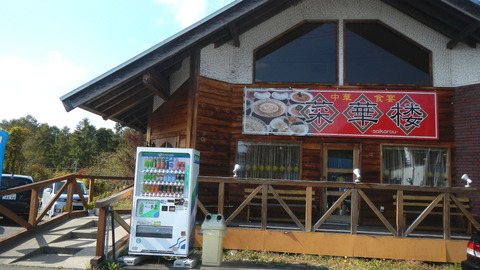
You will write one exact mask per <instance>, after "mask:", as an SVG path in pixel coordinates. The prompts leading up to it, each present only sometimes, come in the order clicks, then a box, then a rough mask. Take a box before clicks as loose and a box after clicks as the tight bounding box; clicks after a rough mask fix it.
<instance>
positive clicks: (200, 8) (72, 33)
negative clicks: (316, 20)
mask: <svg viewBox="0 0 480 270" xmlns="http://www.w3.org/2000/svg"><path fill="white" fill-rule="evenodd" d="M231 2H233V0H68V1H65V0H41V1H38V0H13V1H12V0H0V6H1V7H2V8H1V10H0V40H1V42H0V121H1V120H11V119H16V118H19V117H22V116H26V115H27V114H31V115H33V116H34V117H35V118H36V119H37V120H38V121H39V122H40V123H48V124H49V125H52V126H53V125H55V126H57V127H59V128H62V127H64V126H68V127H70V129H71V130H73V129H74V128H75V126H76V125H77V123H78V122H79V121H80V120H81V119H83V118H85V117H87V118H89V119H90V121H91V123H92V124H94V125H95V126H97V128H99V127H113V126H114V123H113V122H111V121H104V120H103V119H102V118H100V117H99V116H97V115H95V114H92V113H89V112H86V111H84V110H82V109H78V108H77V109H74V110H73V111H71V112H69V113H67V112H66V111H65V109H64V108H63V105H62V103H61V101H60V99H59V98H60V97H61V96H63V95H64V94H66V93H68V92H70V91H71V90H73V89H75V88H77V87H79V86H80V85H82V84H84V83H87V82H88V81H90V80H91V79H94V78H95V77H97V76H99V75H101V74H102V73H105V72H107V71H108V70H110V69H112V68H114V67H116V66H118V65H120V64H121V63H123V62H125V61H127V60H128V59H130V58H133V57H134V56H136V55H138V54H140V53H141V52H143V51H145V50H147V49H148V48H150V47H152V46H154V45H155V44H157V43H159V42H161V41H162V40H164V39H166V38H168V37H170V36H172V35H174V34H176V33H177V32H179V31H181V30H182V29H184V28H186V27H188V26H189V25H191V24H193V23H195V22H197V21H198V20H201V19H203V18H204V17H206V16H208V15H209V14H211V13H213V12H215V11H217V10H218V9H220V8H222V7H224V6H225V5H227V4H229V3H231Z"/></svg>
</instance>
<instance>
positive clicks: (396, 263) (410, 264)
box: [223, 250, 460, 270]
mask: <svg viewBox="0 0 480 270" xmlns="http://www.w3.org/2000/svg"><path fill="white" fill-rule="evenodd" d="M223 261H224V262H249V263H260V264H274V265H304V266H310V267H325V268H328V269H342V270H343V269H345V270H358V269H365V270H370V269H372V270H373V269H375V270H383V269H385V270H390V269H399V270H438V269H443V270H453V269H460V264H453V263H432V262H419V261H403V260H386V259H363V258H349V257H332V256H320V255H308V254H288V253H276V252H259V251H246V250H228V251H226V252H225V253H224V257H223Z"/></svg>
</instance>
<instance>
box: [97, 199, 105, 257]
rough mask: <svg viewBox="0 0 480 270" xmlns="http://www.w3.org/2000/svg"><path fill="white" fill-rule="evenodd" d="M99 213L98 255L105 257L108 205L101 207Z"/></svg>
mask: <svg viewBox="0 0 480 270" xmlns="http://www.w3.org/2000/svg"><path fill="white" fill-rule="evenodd" d="M98 210H99V213H98V230H97V232H98V233H97V247H96V249H95V256H96V257H100V258H101V257H103V254H104V253H105V232H106V231H107V210H106V207H100V208H99V209H98Z"/></svg>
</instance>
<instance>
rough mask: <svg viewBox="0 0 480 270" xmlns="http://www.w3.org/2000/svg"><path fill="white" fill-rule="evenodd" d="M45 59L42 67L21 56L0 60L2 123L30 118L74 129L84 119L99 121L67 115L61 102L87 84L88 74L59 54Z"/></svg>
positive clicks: (86, 115) (85, 115)
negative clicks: (71, 91) (73, 91)
mask: <svg viewBox="0 0 480 270" xmlns="http://www.w3.org/2000/svg"><path fill="white" fill-rule="evenodd" d="M45 56H46V57H45V58H44V59H43V60H42V61H41V62H40V63H33V62H30V61H27V60H25V59H23V58H21V57H19V56H6V57H4V58H0V121H1V120H12V119H17V118H20V117H23V116H26V115H28V114H30V115H32V116H33V117H35V118H36V119H37V120H38V121H39V122H40V123H47V124H49V125H51V126H57V127H59V128H62V127H64V126H68V127H70V128H71V129H74V128H75V125H76V124H77V123H78V122H79V121H80V120H81V119H83V118H90V119H95V118H99V117H98V116H95V115H94V114H92V113H87V112H86V111H83V110H79V109H78V110H75V111H78V112H74V113H67V112H66V111H65V109H64V108H63V105H62V103H61V101H60V99H59V98H60V96H62V95H63V94H65V93H67V92H69V91H70V90H72V89H74V87H76V86H78V85H80V82H82V81H85V78H86V76H87V73H88V72H87V70H86V69H85V68H84V67H82V66H79V65H75V64H74V63H71V62H70V61H68V60H67V59H64V58H63V57H62V55H61V54H60V53H59V52H58V51H49V52H46V53H45ZM102 121H103V120H102ZM92 122H93V121H92ZM99 124H100V125H102V124H103V126H104V125H105V123H102V122H99ZM112 126H113V125H112Z"/></svg>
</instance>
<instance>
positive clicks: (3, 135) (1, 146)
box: [0, 130, 8, 175]
mask: <svg viewBox="0 0 480 270" xmlns="http://www.w3.org/2000/svg"><path fill="white" fill-rule="evenodd" d="M7 139H8V133H7V132H5V131H1V130H0V175H1V174H2V169H3V156H4V155H5V146H6V145H7Z"/></svg>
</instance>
